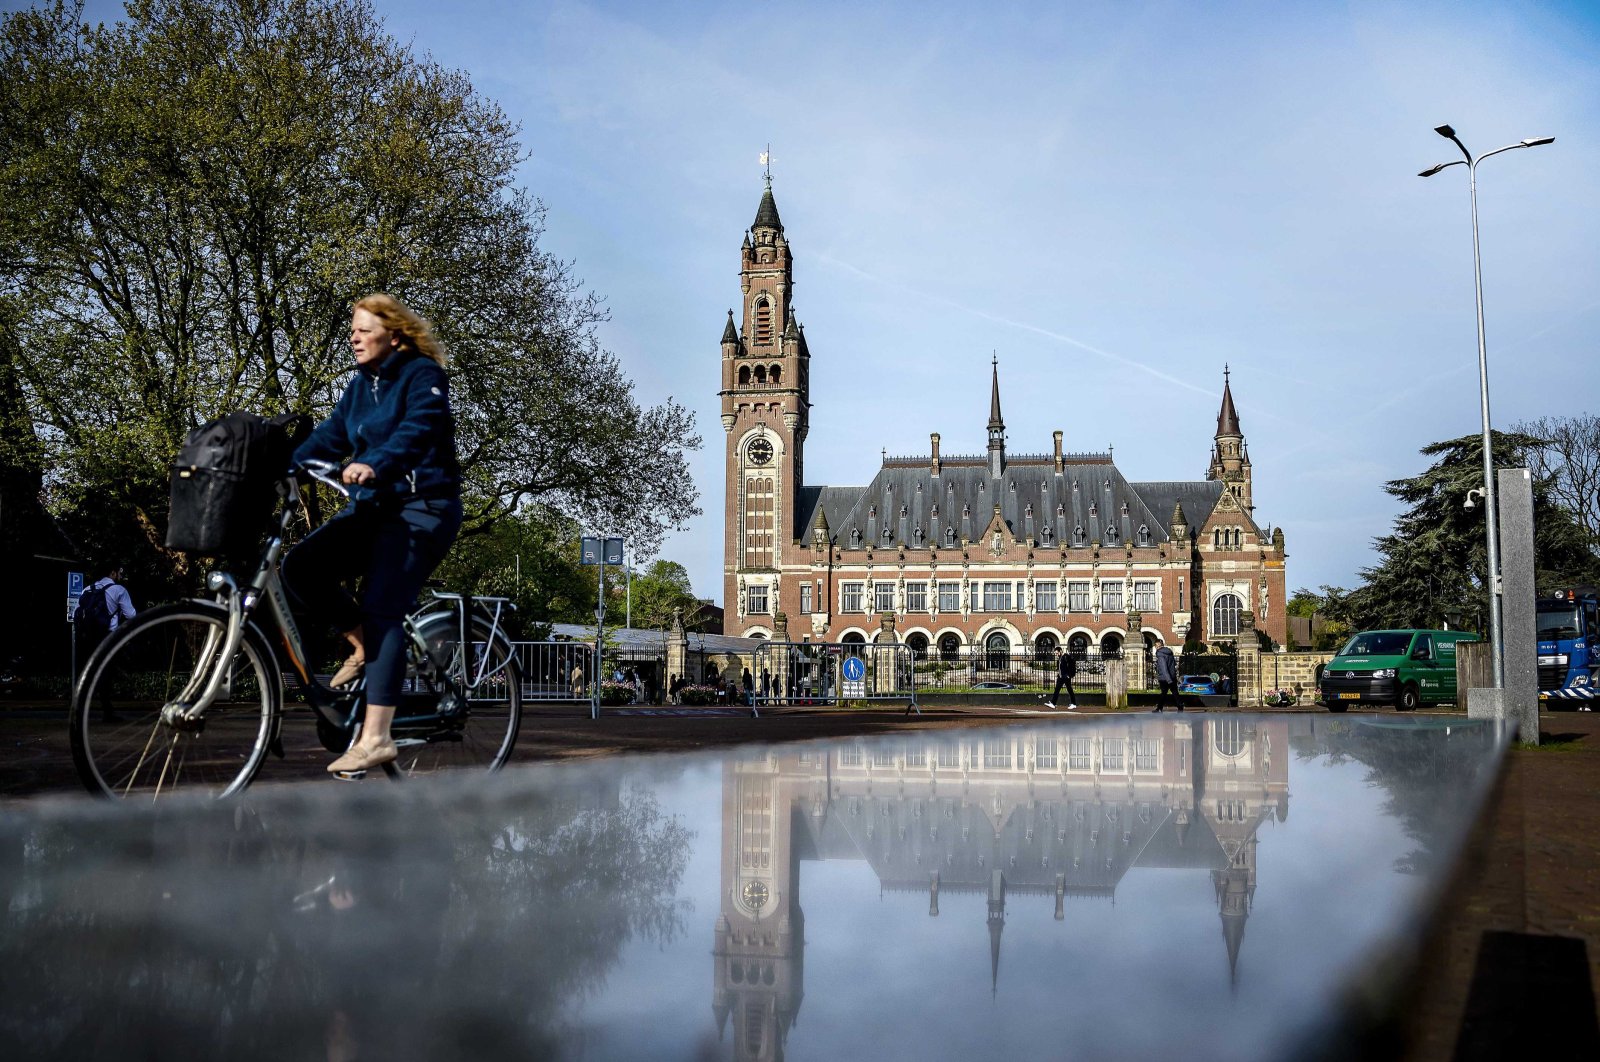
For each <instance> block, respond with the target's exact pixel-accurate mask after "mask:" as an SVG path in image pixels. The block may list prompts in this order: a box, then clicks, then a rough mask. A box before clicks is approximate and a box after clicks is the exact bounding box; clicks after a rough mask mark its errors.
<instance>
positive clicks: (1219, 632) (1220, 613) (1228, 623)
mask: <svg viewBox="0 0 1600 1062" xmlns="http://www.w3.org/2000/svg"><path fill="white" fill-rule="evenodd" d="M1243 611H1244V603H1243V602H1241V601H1240V600H1239V595H1237V594H1219V595H1217V599H1216V600H1215V601H1214V602H1212V603H1211V633H1212V634H1213V635H1214V636H1216V637H1218V638H1228V637H1232V636H1234V635H1237V634H1238V633H1239V613H1241V612H1243Z"/></svg>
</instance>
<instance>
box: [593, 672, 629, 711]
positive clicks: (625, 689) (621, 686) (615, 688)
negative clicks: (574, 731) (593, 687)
mask: <svg viewBox="0 0 1600 1062" xmlns="http://www.w3.org/2000/svg"><path fill="white" fill-rule="evenodd" d="M633 694H634V690H633V687H632V686H630V685H628V684H627V683H626V682H617V681H616V680H615V679H606V680H604V681H603V682H601V683H600V703H601V704H609V705H613V706H614V705H618V704H632V703H633Z"/></svg>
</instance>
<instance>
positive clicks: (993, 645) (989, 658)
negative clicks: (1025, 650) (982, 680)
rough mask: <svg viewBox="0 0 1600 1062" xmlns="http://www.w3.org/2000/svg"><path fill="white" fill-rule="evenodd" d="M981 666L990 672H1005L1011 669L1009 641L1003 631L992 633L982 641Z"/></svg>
mask: <svg viewBox="0 0 1600 1062" xmlns="http://www.w3.org/2000/svg"><path fill="white" fill-rule="evenodd" d="M983 666H984V667H985V668H987V669H989V670H990V671H1005V670H1007V669H1008V668H1010V667H1011V639H1010V638H1007V637H1006V635H1005V632H1004V631H992V632H990V634H989V636H988V637H987V638H985V639H984V640H983Z"/></svg>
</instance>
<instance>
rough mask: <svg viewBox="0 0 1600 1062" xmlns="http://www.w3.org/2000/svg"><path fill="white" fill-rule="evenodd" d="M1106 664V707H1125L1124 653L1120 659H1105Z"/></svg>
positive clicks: (1125, 660)
mask: <svg viewBox="0 0 1600 1062" xmlns="http://www.w3.org/2000/svg"><path fill="white" fill-rule="evenodd" d="M1105 664H1106V707H1107V708H1126V707H1127V706H1128V660H1127V657H1126V655H1124V656H1123V657H1122V658H1121V659H1113V660H1107V661H1106V662H1105Z"/></svg>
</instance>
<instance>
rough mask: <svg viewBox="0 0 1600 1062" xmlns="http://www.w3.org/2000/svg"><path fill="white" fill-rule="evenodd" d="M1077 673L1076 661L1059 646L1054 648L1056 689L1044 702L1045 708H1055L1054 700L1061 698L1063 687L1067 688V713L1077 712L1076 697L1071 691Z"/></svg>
mask: <svg viewBox="0 0 1600 1062" xmlns="http://www.w3.org/2000/svg"><path fill="white" fill-rule="evenodd" d="M1077 673H1078V661H1077V660H1076V659H1075V658H1074V657H1073V655H1072V654H1071V653H1069V652H1067V651H1066V650H1064V649H1062V648H1061V647H1060V646H1059V645H1058V646H1056V688H1055V691H1054V692H1053V693H1051V694H1050V699H1049V700H1048V701H1045V702H1044V706H1045V707H1046V708H1054V707H1055V706H1056V699H1057V698H1059V697H1060V696H1061V687H1062V686H1065V687H1066V688H1067V711H1069V712H1073V711H1077V709H1078V704H1077V701H1078V695H1077V694H1076V693H1074V692H1073V691H1072V679H1073V677H1074V676H1076V675H1077Z"/></svg>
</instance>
